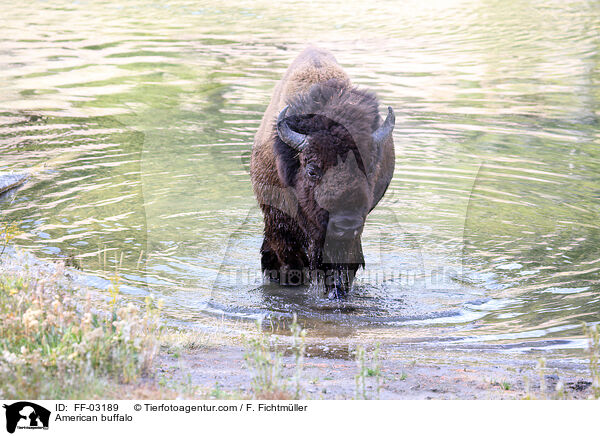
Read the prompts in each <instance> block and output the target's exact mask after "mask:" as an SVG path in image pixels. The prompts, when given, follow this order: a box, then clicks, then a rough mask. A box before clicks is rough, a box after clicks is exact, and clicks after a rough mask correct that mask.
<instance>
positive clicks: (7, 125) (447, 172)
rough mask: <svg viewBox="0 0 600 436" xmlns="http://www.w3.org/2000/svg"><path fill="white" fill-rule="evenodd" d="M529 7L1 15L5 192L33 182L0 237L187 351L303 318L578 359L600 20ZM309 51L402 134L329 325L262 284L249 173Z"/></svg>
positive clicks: (245, 5)
mask: <svg viewBox="0 0 600 436" xmlns="http://www.w3.org/2000/svg"><path fill="white" fill-rule="evenodd" d="M529 3H530V4H529V5H523V4H522V2H517V1H459V0H456V1H445V2H419V1H407V2H402V4H398V2H394V1H387V2H386V1H384V2H376V3H375V2H353V3H352V4H351V5H350V4H348V3H346V2H336V1H328V2H326V3H319V2H313V3H311V4H310V5H306V4H303V3H302V4H301V2H281V3H275V4H273V3H272V2H263V1H259V2H244V1H240V2H227V4H226V3H224V2H213V1H207V2H203V3H202V5H199V4H198V3H197V2H191V1H190V2H186V1H173V2H169V3H168V4H165V3H162V2H149V1H121V2H105V3H97V2H89V3H88V2H84V1H75V2H71V1H69V2H61V1H57V2H45V1H40V2H34V3H32V5H31V6H29V7H14V5H13V4H10V5H8V4H7V5H4V7H3V8H2V9H3V11H4V12H3V16H2V19H1V20H2V24H3V25H2V26H0V83H2V85H0V86H1V87H2V88H1V89H2V93H0V152H1V155H0V171H22V170H26V169H31V168H33V176H32V177H31V179H30V181H29V182H28V183H27V185H25V186H24V187H23V188H22V189H21V190H20V191H19V192H18V193H17V194H16V195H15V196H10V197H5V198H4V201H3V202H2V203H0V210H1V213H2V220H3V221H12V222H16V223H18V225H19V227H20V228H21V230H23V233H22V234H21V235H20V237H19V238H18V240H17V244H18V245H19V246H21V247H25V248H27V249H29V250H31V251H32V252H33V253H35V254H36V255H37V256H39V257H42V258H48V259H55V258H60V257H75V258H76V259H77V260H78V262H79V263H80V264H81V265H82V266H83V269H84V271H85V273H86V275H87V277H88V283H89V284H90V285H92V286H94V287H97V288H98V289H100V290H102V289H105V288H106V287H107V286H108V285H109V284H110V282H109V279H110V278H111V277H112V276H113V275H114V271H115V267H117V269H118V274H119V276H120V278H121V283H122V287H121V290H122V292H123V293H124V295H126V296H129V297H131V298H141V297H143V296H145V295H147V294H148V293H154V294H155V295H159V296H161V297H163V298H164V299H165V301H166V309H165V312H166V315H167V317H168V319H169V320H170V321H172V322H176V323H183V324H186V325H190V326H194V327H197V328H203V329H211V328H215V326H219V325H223V324H227V323H233V322H234V321H235V322H236V323H237V324H236V325H237V327H238V328H242V329H243V328H251V325H252V323H251V320H253V319H270V320H271V321H272V320H280V319H288V318H289V317H290V315H291V313H293V312H297V313H298V314H299V316H300V318H301V319H302V320H303V322H304V323H306V325H307V326H308V327H309V329H310V334H311V335H312V336H314V337H323V338H336V337H345V338H353V339H356V340H365V341H366V340H371V339H376V340H384V341H385V340H387V341H389V342H390V343H421V344H427V345H431V346H444V347H447V346H450V345H452V346H456V347H480V348H486V347H500V348H501V349H508V350H517V351H518V350H524V349H531V348H547V349H562V350H568V349H573V348H574V349H580V348H582V347H583V346H584V345H585V341H584V340H582V336H581V329H580V324H581V323H582V322H589V323H594V322H598V321H600V319H599V316H598V313H599V311H600V297H599V291H600V284H599V278H600V250H599V249H598V247H599V244H600V227H599V226H600V220H599V217H600V149H599V147H598V146H599V145H600V136H599V129H598V127H599V116H600V112H599V111H600V71H599V66H600V54H599V53H600V51H599V50H600V36H599V35H600V32H599V30H600V9H599V8H598V5H597V4H596V3H594V2H585V1H573V2H570V1H566V2H565V1H550V2H548V1H533V2H529ZM309 42H310V43H314V44H317V45H319V46H322V47H324V48H327V49H329V50H331V51H332V52H334V54H335V55H336V56H337V58H338V61H339V62H340V63H341V64H342V65H343V66H344V68H345V69H346V70H347V72H348V74H349V75H350V76H351V77H352V78H353V80H354V83H355V84H358V85H361V86H364V87H369V88H371V89H372V90H373V91H375V92H376V93H377V94H378V96H379V98H380V100H381V103H382V113H383V112H384V110H385V107H387V106H388V105H391V106H393V107H394V108H395V110H396V115H397V124H396V129H395V131H394V140H395V145H396V170H395V174H394V179H393V180H392V183H391V185H390V188H389V190H388V192H387V194H386V196H385V197H384V199H383V200H382V202H381V203H380V205H379V206H378V208H377V209H375V210H374V212H373V213H372V214H371V215H370V216H369V219H368V221H367V226H366V229H365V233H364V238H363V246H364V250H365V256H366V261H367V269H366V271H364V272H363V273H362V274H361V275H360V276H359V279H358V281H357V284H356V286H355V290H354V291H353V294H352V296H351V298H350V299H349V300H348V301H346V302H343V303H340V304H335V303H332V302H329V301H326V300H324V299H323V298H321V296H320V295H318V294H315V292H314V291H313V290H311V289H297V290H290V289H281V288H278V287H273V286H262V284H261V277H260V272H259V269H260V263H259V254H258V250H259V247H260V243H261V232H262V218H261V215H260V211H259V210H258V208H257V207H256V203H255V200H254V198H253V195H252V189H251V185H250V177H249V172H248V158H249V150H250V147H251V143H252V138H253V135H254V133H255V131H256V129H257V127H258V125H259V123H260V119H261V117H262V114H263V112H264V110H265V108H266V106H267V104H268V102H269V99H270V96H271V93H272V89H273V87H274V85H275V83H276V82H277V80H278V79H279V78H280V77H281V75H282V74H283V72H284V71H285V68H286V67H287V65H288V64H289V63H290V61H291V60H292V59H293V58H294V57H295V56H296V55H297V53H298V52H300V51H301V50H302V49H303V48H304V47H305V46H306V44H307V43H309ZM240 320H241V321H242V322H241V323H240V322H238V321H240Z"/></svg>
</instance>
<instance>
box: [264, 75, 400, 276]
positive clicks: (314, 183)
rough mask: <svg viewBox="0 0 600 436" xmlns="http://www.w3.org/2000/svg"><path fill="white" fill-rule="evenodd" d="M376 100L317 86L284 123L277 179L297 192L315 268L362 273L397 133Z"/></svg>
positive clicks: (283, 116) (286, 113)
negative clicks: (386, 159) (385, 163)
mask: <svg viewBox="0 0 600 436" xmlns="http://www.w3.org/2000/svg"><path fill="white" fill-rule="evenodd" d="M394 122H395V120H394V112H393V110H392V108H389V109H388V115H387V118H386V120H385V121H384V122H383V123H381V118H380V117H379V114H378V103H377V99H376V97H375V96H374V95H373V94H371V93H368V92H365V91H360V90H357V89H355V88H348V87H346V86H343V85H339V84H336V83H327V84H320V85H315V86H313V88H312V89H311V91H310V92H309V93H308V94H307V95H303V96H300V97H299V98H297V99H296V100H295V101H293V102H290V104H289V105H288V106H286V107H285V108H284V109H283V110H282V111H281V113H280V114H279V116H278V119H277V124H276V131H277V138H276V140H275V143H274V144H275V145H274V148H275V150H274V151H275V155H276V158H277V171H278V175H279V178H280V180H281V182H282V183H283V184H284V185H285V186H287V187H288V188H290V189H292V190H293V191H294V193H295V197H296V199H297V204H298V213H297V220H298V224H299V226H300V227H301V228H302V229H303V231H304V233H305V234H306V235H307V238H308V241H307V246H308V247H309V253H308V254H309V258H310V259H311V267H314V266H315V263H316V264H318V265H319V266H320V265H322V264H329V265H337V266H338V267H339V266H340V265H342V264H358V265H361V266H362V265H363V263H364V260H363V257H362V251H361V248H360V236H361V234H362V229H363V226H364V223H365V219H366V217H367V214H368V213H369V211H370V210H371V209H372V207H373V179H374V173H375V172H376V170H377V167H378V163H379V161H380V159H381V150H382V147H383V144H384V142H385V141H387V140H389V137H390V135H391V134H392V130H393V128H394Z"/></svg>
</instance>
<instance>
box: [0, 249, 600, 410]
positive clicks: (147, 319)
mask: <svg viewBox="0 0 600 436" xmlns="http://www.w3.org/2000/svg"><path fill="white" fill-rule="evenodd" d="M0 260H2V261H4V263H2V264H0V268H2V269H1V270H0V398H5V399H24V398H28V399H92V398H95V399H100V398H102V399H109V398H110V399H113V398H114V399H127V398H131V399H133V398H145V399H152V398H155V399H175V398H197V399H237V398H244V399H280V400H289V399H319V398H343V399H352V398H354V399H377V398H383V399H385V398H481V399H487V398H507V399H516V398H524V399H536V398H537V399H541V398H551V399H562V398H599V397H600V389H599V386H600V369H599V363H598V355H599V354H600V345H599V344H600V338H599V334H598V328H597V327H594V328H593V329H588V337H589V340H590V356H589V371H590V372H589V373H588V374H589V375H590V376H591V380H592V381H589V380H590V377H589V376H588V377H585V378H582V374H581V373H575V372H572V373H568V374H567V372H565V371H563V372H562V373H561V377H560V378H559V377H556V378H553V377H555V376H553V375H551V374H550V371H549V370H548V369H547V368H546V367H545V365H546V362H545V360H543V359H539V360H538V361H537V363H536V361H535V360H531V361H530V363H522V364H521V368H520V369H519V372H517V371H515V370H514V368H510V367H506V368H503V367H501V366H498V365H495V364H486V363H485V362H483V361H482V362H481V363H479V364H477V365H474V366H471V365H467V364H465V363H464V362H463V363H459V361H458V360H457V361H455V363H449V364H446V365H444V364H441V363H440V362H439V361H438V362H428V361H427V359H426V358H425V356H424V354H423V352H420V353H419V354H417V355H412V356H401V357H397V356H396V357H394V356H391V355H389V353H388V355H385V356H383V357H382V356H381V355H380V354H379V353H380V351H379V349H378V348H374V349H368V350H366V351H365V349H364V348H362V347H361V346H356V347H355V348H354V349H353V351H352V352H350V351H349V353H348V356H347V357H346V358H340V357H334V356H320V357H319V356H315V355H312V356H307V353H306V347H307V343H306V331H304V330H303V329H302V328H301V326H300V325H299V324H298V323H296V322H293V323H292V325H291V329H290V330H291V331H290V335H289V336H285V337H282V336H279V335H273V334H270V333H269V332H263V331H261V330H260V326H259V328H258V329H257V331H256V332H251V333H248V334H246V335H244V336H240V337H236V338H234V339H233V340H232V338H229V340H224V338H222V337H220V336H215V337H212V336H209V335H206V334H202V333H199V332H196V331H192V330H174V329H168V328H167V327H166V326H165V325H164V324H163V322H162V321H161V319H160V311H161V307H162V302H161V301H160V300H158V301H157V300H155V299H154V298H153V297H151V296H148V297H146V299H145V300H144V302H143V304H134V303H132V302H127V301H125V300H124V299H121V298H119V289H118V280H115V281H114V282H113V284H112V287H111V288H110V289H109V294H110V295H111V297H112V299H111V300H110V301H106V302H99V301H97V300H98V299H97V298H95V299H94V301H92V295H91V294H90V293H85V292H84V291H83V290H82V289H78V288H77V286H75V285H74V284H73V282H72V281H71V280H70V278H69V275H70V273H69V272H68V271H65V268H64V264H62V263H55V264H54V263H52V264H48V263H40V264H39V265H30V263H28V262H27V261H24V260H23V259H19V257H18V256H13V257H12V258H11V261H10V262H7V256H5V257H4V258H3V259H0ZM473 368H475V369H473ZM549 374H550V375H549Z"/></svg>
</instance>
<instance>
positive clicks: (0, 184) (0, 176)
mask: <svg viewBox="0 0 600 436" xmlns="http://www.w3.org/2000/svg"><path fill="white" fill-rule="evenodd" d="M27 177H29V174H27V173H0V194H2V193H3V192H5V191H8V190H9V189H12V188H15V187H17V186H19V185H21V184H23V183H24V182H25V180H27Z"/></svg>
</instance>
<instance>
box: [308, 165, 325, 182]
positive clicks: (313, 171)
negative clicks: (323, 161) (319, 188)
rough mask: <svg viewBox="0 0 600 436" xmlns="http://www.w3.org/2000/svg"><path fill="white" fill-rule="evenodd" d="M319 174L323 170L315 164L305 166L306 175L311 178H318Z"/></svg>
mask: <svg viewBox="0 0 600 436" xmlns="http://www.w3.org/2000/svg"><path fill="white" fill-rule="evenodd" d="M321 174H323V171H321V168H319V167H318V166H317V165H308V166H307V167H306V175H307V176H308V178H309V179H311V180H318V179H320V178H321Z"/></svg>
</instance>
